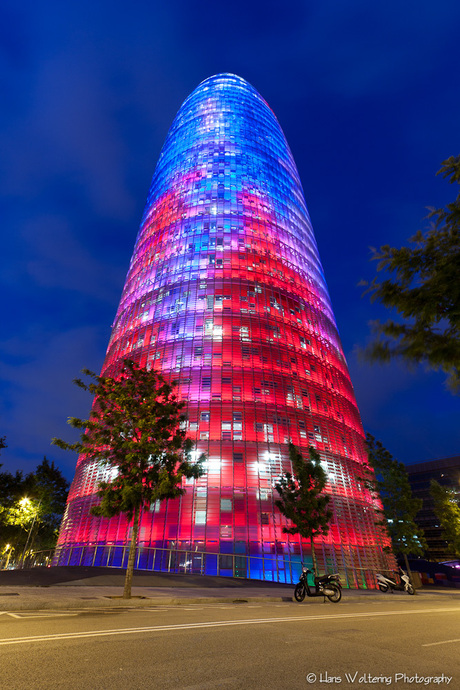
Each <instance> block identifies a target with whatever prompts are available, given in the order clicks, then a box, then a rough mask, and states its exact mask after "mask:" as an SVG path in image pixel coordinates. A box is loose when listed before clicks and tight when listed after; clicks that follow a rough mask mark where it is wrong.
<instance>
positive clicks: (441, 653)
mask: <svg viewBox="0 0 460 690" xmlns="http://www.w3.org/2000/svg"><path fill="white" fill-rule="evenodd" d="M347 674H348V675H347ZM448 678H451V680H450V681H449V682H448ZM428 679H430V680H428ZM389 686H391V687H393V688H398V690H400V689H401V688H404V689H406V690H407V689H408V688H414V687H429V688H435V687H436V688H438V687H450V688H455V690H458V689H459V688H460V603H458V602H457V601H453V600H444V601H439V600H436V601H433V600H429V601H421V597H405V598H402V597H395V598H393V599H387V598H386V599H383V598H382V599H381V600H378V601H375V600H374V601H372V602H369V601H368V602H366V601H363V602H362V603H347V602H346V601H344V602H341V603H340V604H331V603H329V602H328V603H326V604H324V603H322V600H321V599H318V600H315V599H313V600H309V601H306V602H305V603H303V604H296V603H288V602H286V603H260V604H255V603H254V604H247V603H246V604H236V603H235V604H195V605H190V606H156V607H151V608H143V609H136V610H134V609H132V610H130V609H123V610H120V609H114V610H111V609H107V608H106V609H104V610H94V609H92V610H86V611H81V612H78V611H75V610H74V611H62V610H59V611H55V612H53V611H42V612H40V611H18V612H14V611H7V612H4V613H3V614H2V615H1V616H0V688H1V690H4V689H6V688H8V689H11V690H15V689H17V690H24V689H25V688H27V689H29V688H30V689H32V690H35V689H40V690H41V689H42V688H43V689H44V690H55V689H59V690H67V689H72V690H73V689H74V688H75V689H77V688H78V689H79V690H80V689H81V688H85V689H86V688H88V689H91V690H99V689H104V690H105V689H107V690H108V689H110V690H118V689H123V690H126V689H128V688H129V689H130V690H131V689H134V690H136V689H138V688H139V689H140V688H154V689H155V690H156V689H158V690H163V689H165V690H166V689H170V688H171V689H172V688H174V690H208V689H211V688H244V689H254V690H262V689H264V690H265V689H271V688H273V689H276V690H280V689H281V690H283V689H284V688H286V689H291V688H293V689H296V688H303V689H305V688H328V687H339V688H368V687H373V688H380V689H381V688H383V687H389Z"/></svg>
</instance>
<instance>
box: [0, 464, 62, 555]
mask: <svg viewBox="0 0 460 690" xmlns="http://www.w3.org/2000/svg"><path fill="white" fill-rule="evenodd" d="M68 487H69V483H68V481H67V480H66V479H65V478H64V477H63V476H62V474H61V472H60V470H59V469H58V468H57V467H56V466H55V464H54V462H51V463H50V462H49V461H48V460H47V458H46V457H44V458H43V461H42V462H41V463H40V464H39V465H38V466H37V468H36V470H35V471H34V472H30V473H29V474H27V475H26V476H25V477H24V476H23V474H22V472H19V471H18V472H16V474H15V475H13V474H11V473H10V472H0V526H1V533H2V537H3V538H4V539H6V540H7V541H8V542H11V543H12V544H14V545H15V549H16V553H20V552H21V553H24V555H25V552H26V548H27V547H28V548H29V550H31V549H32V547H33V546H35V547H36V548H38V549H50V548H53V547H54V545H55V544H56V539H57V534H58V528H59V524H60V521H61V517H62V514H63V512H64V508H65V503H66V498H67V491H68Z"/></svg>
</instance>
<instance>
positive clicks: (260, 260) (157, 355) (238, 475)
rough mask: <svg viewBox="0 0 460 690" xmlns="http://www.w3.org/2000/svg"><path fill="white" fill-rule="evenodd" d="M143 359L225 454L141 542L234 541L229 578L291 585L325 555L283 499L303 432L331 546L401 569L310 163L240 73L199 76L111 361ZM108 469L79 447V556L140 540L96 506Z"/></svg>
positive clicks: (332, 551) (357, 564)
mask: <svg viewBox="0 0 460 690" xmlns="http://www.w3.org/2000/svg"><path fill="white" fill-rule="evenodd" d="M127 357H129V358H130V359H134V360H135V361H137V362H139V363H140V364H141V365H145V366H147V367H152V368H156V369H160V370H161V371H162V372H163V374H164V375H165V376H166V377H167V378H168V379H173V380H176V381H177V382H178V390H179V393H180V396H181V397H182V398H183V399H185V400H186V401H187V415H188V422H187V424H188V431H189V434H190V436H191V438H192V439H193V440H194V441H196V445H197V452H198V453H201V452H204V453H205V454H206V455H207V462H206V465H205V466H206V472H205V474H204V475H203V477H202V478H200V479H199V480H196V481H192V482H190V483H189V484H187V492H186V494H185V495H184V496H183V497H181V498H180V499H175V500H171V501H167V502H164V503H161V504H160V505H152V506H150V509H149V510H145V511H144V514H143V516H142V522H141V528H140V548H145V549H147V548H158V549H170V550H183V551H187V550H188V551H191V552H197V553H198V552H199V553H206V554H208V555H209V554H221V555H222V554H228V555H229V556H232V558H230V559H227V560H228V563H231V565H229V567H228V568H225V567H222V563H225V558H223V557H222V558H220V560H219V559H218V560H217V561H216V560H215V559H214V560H212V559H208V560H209V563H215V562H217V563H220V564H221V565H220V566H219V567H217V572H220V573H221V574H243V575H250V576H251V577H261V578H266V579H277V580H280V581H290V579H291V578H292V577H294V575H293V574H292V569H293V566H294V570H296V567H297V565H298V563H299V560H300V558H301V557H303V558H305V559H306V560H308V557H309V547H308V545H307V544H306V543H302V541H301V540H300V539H299V538H298V537H293V536H289V535H286V534H283V532H282V528H283V524H285V523H284V518H283V517H282V516H281V515H280V513H279V512H278V511H277V509H276V507H275V506H274V498H275V497H274V483H275V482H276V478H277V477H278V476H279V475H280V473H281V472H283V471H285V470H288V469H290V462H289V457H288V443H289V441H290V440H292V441H293V443H295V444H296V445H298V446H300V447H301V448H302V449H303V450H304V451H305V453H308V446H309V445H313V446H315V447H316V448H317V449H318V451H319V452H320V455H321V458H322V462H323V466H324V468H325V470H326V471H327V473H328V477H329V483H328V487H327V491H328V492H329V493H330V495H331V497H332V502H331V503H332V508H333V513H334V517H333V520H332V526H331V530H330V532H329V535H328V536H327V537H323V538H321V539H318V542H317V550H318V555H319V560H320V563H321V565H322V566H323V567H324V568H328V569H331V568H332V569H333V570H345V569H350V568H351V569H354V570H355V571H356V572H358V571H359V572H360V573H365V572H366V571H370V570H372V569H374V568H382V567H384V566H385V564H386V563H387V561H386V556H384V554H383V551H382V547H383V546H385V545H386V543H387V542H386V538H385V536H384V535H383V534H381V533H379V530H378V528H376V527H375V525H374V504H373V499H372V497H371V495H370V494H369V493H368V492H367V490H366V488H365V487H364V486H363V484H362V482H360V480H359V477H360V476H361V475H362V465H363V464H364V463H366V462H367V459H366V453H365V448H364V433H363V429H362V425H361V421H360V416H359V412H358V409H357V405H356V401H355V397H354V393H353V389H352V385H351V382H350V377H349V373H348V369H347V364H346V361H345V359H344V356H343V352H342V347H341V344H340V340H339V336H338V332H337V327H336V324H335V319H334V315H333V313H332V308H331V304H330V299H329V295H328V291H327V287H326V283H325V279H324V274H323V270H322V267H321V263H320V260H319V256H318V250H317V246H316V242H315V238H314V235H313V230H312V226H311V223H310V219H309V215H308V211H307V208H306V205H305V201H304V197H303V191H302V187H301V183H300V179H299V175H298V172H297V169H296V166H295V163H294V160H293V157H292V154H291V151H290V149H289V146H288V144H287V142H286V139H285V137H284V135H283V132H282V130H281V128H280V126H279V124H278V121H277V119H276V117H275V115H274V114H273V112H272V111H271V109H270V108H269V106H268V105H267V103H266V102H265V101H264V100H263V98H262V97H261V96H260V95H259V94H258V92H257V91H256V90H255V89H254V88H253V87H252V86H250V85H249V84H248V83H247V82H246V81H244V80H243V79H241V78H240V77H237V76H235V75H231V74H221V75H217V76H214V77H210V78H209V79H206V80H205V81H204V82H202V83H201V84H200V85H199V86H198V88H197V89H196V90H195V91H194V92H193V93H192V94H191V95H190V96H189V98H187V100H186V101H185V102H184V104H183V105H182V107H181V108H180V110H179V112H178V114H177V116H176V118H175V120H174V122H173V124H172V126H171V129H170V131H169V133H168V136H167V139H166V142H165V144H164V146H163V149H162V151H161V154H160V157H159V160H158V164H157V166H156V170H155V173H154V176H153V181H152V185H151V188H150V191H149V195H148V200H147V205H146V208H145V211H144V215H143V218H142V223H141V227H140V230H139V234H138V236H137V240H136V244H135V248H134V252H133V257H132V260H131V264H130V267H129V271H128V275H127V278H126V282H125V286H124V290H123V294H122V297H121V301H120V305H119V308H118V312H117V314H116V318H115V321H114V325H113V330H112V335H111V338H110V342H109V346H108V350H107V355H106V359H105V362H104V365H103V370H102V371H103V373H104V374H110V375H113V374H116V372H117V371H118V370H119V368H120V366H121V363H122V361H123V359H125V358H127ZM104 475H105V471H104V469H103V468H101V467H100V466H98V465H97V464H94V463H91V462H87V461H86V460H85V459H84V458H80V459H79V462H78V464H77V470H76V475H75V479H74V482H73V484H72V488H71V492H70V496H69V503H68V508H67V512H66V515H65V517H64V520H63V523H62V527H61V533H60V538H59V548H60V553H61V557H62V559H64V560H65V558H66V555H65V554H68V553H69V549H70V548H71V547H72V548H73V549H78V548H80V547H81V548H83V547H86V548H87V547H89V546H95V545H99V546H104V545H106V546H109V545H110V546H116V545H121V544H125V543H126V541H127V537H128V533H129V526H128V525H127V524H126V521H125V519H124V518H123V517H120V518H117V519H112V520H105V519H100V518H95V517H92V516H90V515H89V507H90V506H91V505H92V504H93V503H94V501H95V489H96V485H97V482H98V481H100V480H101V479H103V478H104ZM74 553H75V551H74ZM165 553H166V552H165ZM236 555H238V557H237V558H236V560H235V556H236ZM261 556H263V557H264V559H263V567H262V566H260V564H261V563H262V560H261V558H260V557H261ZM240 557H241V558H240ZM244 557H246V558H244ZM251 559H252V561H251ZM258 559H259V560H258ZM83 561H84V562H87V561H86V557H85V558H83ZM192 561H193V559H192ZM61 562H63V561H62V560H61ZM201 562H203V561H201ZM187 563H188V561H187ZM235 563H240V566H238V567H237V566H235ZM251 563H252V568H249V566H250V565H251ZM182 565H183V564H182ZM151 567H156V566H155V564H153V563H151ZM200 567H201V569H202V570H203V566H200ZM213 569H214V566H212V567H211V566H210V567H209V568H207V567H205V568H204V570H205V571H206V570H207V571H208V572H211V571H213ZM227 570H228V571H229V572H225V571H227ZM249 570H250V572H249ZM236 571H238V572H236Z"/></svg>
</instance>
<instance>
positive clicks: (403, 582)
mask: <svg viewBox="0 0 460 690" xmlns="http://www.w3.org/2000/svg"><path fill="white" fill-rule="evenodd" d="M393 572H394V573H396V574H397V575H399V578H400V582H396V578H395V579H394V580H391V579H390V578H389V577H385V576H384V575H381V574H380V573H377V576H376V577H377V584H378V588H379V590H380V591H381V592H388V590H390V591H391V592H394V591H395V590H397V591H399V592H407V593H408V594H415V589H414V585H413V584H412V583H411V581H410V578H409V575H408V574H407V573H406V572H405V571H404V570H403V569H402V568H399V570H394V571H393Z"/></svg>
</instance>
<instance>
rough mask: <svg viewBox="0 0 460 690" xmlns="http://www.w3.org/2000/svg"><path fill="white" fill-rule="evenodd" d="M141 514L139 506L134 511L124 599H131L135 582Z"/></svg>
mask: <svg viewBox="0 0 460 690" xmlns="http://www.w3.org/2000/svg"><path fill="white" fill-rule="evenodd" d="M140 513H141V509H140V506H138V505H137V506H136V507H135V509H134V516H133V533H132V536H131V544H130V546H129V556H128V565H127V566H126V575H125V588H124V590H123V599H131V583H132V581H133V572H134V556H135V555H136V546H137V535H138V532H139V518H140Z"/></svg>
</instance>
